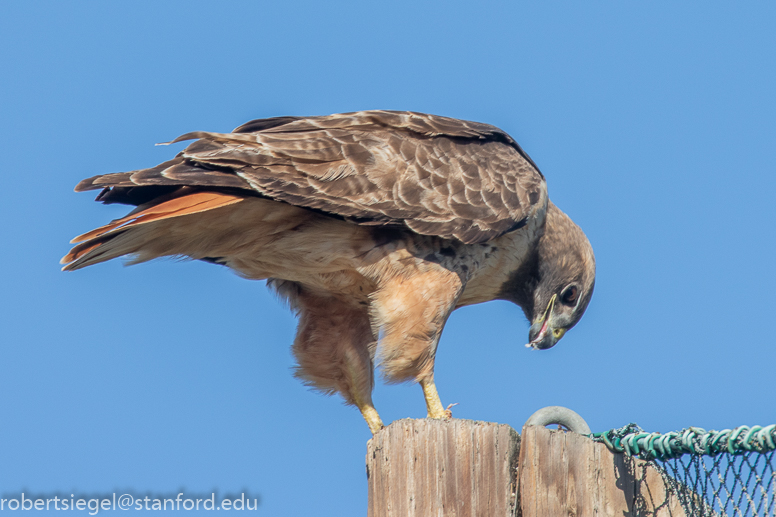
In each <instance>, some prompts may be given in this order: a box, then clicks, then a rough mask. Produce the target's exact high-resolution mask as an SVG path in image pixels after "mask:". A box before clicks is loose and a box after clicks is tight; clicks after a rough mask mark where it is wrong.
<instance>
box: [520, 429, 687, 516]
mask: <svg viewBox="0 0 776 517" xmlns="http://www.w3.org/2000/svg"><path fill="white" fill-rule="evenodd" d="M522 438H523V439H522V444H521V447H520V466H519V469H518V475H519V493H520V496H519V499H520V508H521V510H522V517H562V516H573V517H593V516H617V517H620V516H623V517H637V516H639V517H641V516H644V517H646V516H654V517H669V516H671V517H679V516H681V517H684V515H685V513H684V512H683V511H682V507H681V505H680V504H679V501H678V500H677V498H676V497H675V496H673V495H672V494H669V493H667V491H666V487H665V483H664V481H663V479H662V477H661V475H660V473H659V472H658V471H657V470H656V469H655V468H654V467H652V466H651V465H650V464H649V463H647V462H645V461H642V460H639V459H634V458H631V457H629V456H625V455H624V454H613V453H612V452H610V451H609V450H608V449H607V448H606V446H604V445H603V444H600V443H596V442H594V441H592V440H591V439H589V438H587V437H586V436H582V435H580V434H576V433H571V432H568V433H567V432H563V431H553V430H550V429H547V428H544V427H537V426H526V427H524V428H523V437H522Z"/></svg>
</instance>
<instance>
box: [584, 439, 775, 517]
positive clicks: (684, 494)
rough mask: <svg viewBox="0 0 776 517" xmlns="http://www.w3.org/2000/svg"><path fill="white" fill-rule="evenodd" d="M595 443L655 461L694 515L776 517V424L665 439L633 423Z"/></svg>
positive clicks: (684, 504)
mask: <svg viewBox="0 0 776 517" xmlns="http://www.w3.org/2000/svg"><path fill="white" fill-rule="evenodd" d="M591 438H593V439H594V440H596V441H598V442H603V443H605V444H606V446H607V447H609V449H610V450H612V451H614V452H623V453H625V454H627V455H630V456H636V457H639V458H641V459H644V460H647V461H650V462H652V463H653V464H654V466H655V467H656V468H657V469H658V470H659V471H660V472H661V474H662V475H663V480H664V481H665V483H666V487H667V488H668V490H669V491H671V492H672V493H673V494H675V495H676V497H677V499H678V500H679V502H680V504H681V505H682V508H683V509H684V511H685V513H686V514H687V515H688V516H702V517H707V516H708V517H711V516H714V517H722V516H730V517H733V516H735V517H744V516H747V517H749V516H751V517H776V470H775V469H774V465H776V424H774V425H770V426H768V427H762V426H753V427H748V426H741V427H736V428H735V429H732V430H731V429H725V430H723V431H706V430H704V429H700V428H698V427H690V428H688V429H683V430H682V431H677V432H671V433H665V434H660V433H646V432H644V431H643V430H642V429H641V428H640V427H639V426H637V425H636V424H629V425H627V426H625V427H622V428H620V429H612V430H610V431H606V432H603V433H594V434H592V435H591Z"/></svg>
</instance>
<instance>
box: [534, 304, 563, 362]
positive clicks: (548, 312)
mask: <svg viewBox="0 0 776 517" xmlns="http://www.w3.org/2000/svg"><path fill="white" fill-rule="evenodd" d="M557 298H558V295H557V294H553V295H552V298H550V303H548V304H547V308H546V309H545V310H544V314H543V315H542V317H541V318H539V319H537V320H536V321H534V322H533V324H532V325H531V330H530V331H529V332H528V339H529V340H530V341H529V342H528V344H527V345H525V346H526V347H527V348H533V349H534V350H546V349H547V348H552V347H553V346H555V343H557V342H558V341H560V338H562V337H563V335H564V334H565V333H566V329H564V328H555V327H553V325H552V309H553V308H554V307H555V300H556V299H557Z"/></svg>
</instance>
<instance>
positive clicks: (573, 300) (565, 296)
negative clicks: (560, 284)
mask: <svg viewBox="0 0 776 517" xmlns="http://www.w3.org/2000/svg"><path fill="white" fill-rule="evenodd" d="M578 294H579V291H578V290H577V286H575V285H570V286H568V287H567V288H565V289H564V290H563V292H562V293H560V301H561V303H562V304H563V305H572V306H573V305H576V304H577V295H578Z"/></svg>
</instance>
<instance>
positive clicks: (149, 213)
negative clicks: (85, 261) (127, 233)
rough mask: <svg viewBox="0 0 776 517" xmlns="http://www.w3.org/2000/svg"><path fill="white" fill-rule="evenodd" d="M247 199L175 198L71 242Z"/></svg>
mask: <svg viewBox="0 0 776 517" xmlns="http://www.w3.org/2000/svg"><path fill="white" fill-rule="evenodd" d="M243 199H245V198H244V197H239V196H230V195H228V194H221V193H219V192H197V193H195V194H189V195H186V196H181V197H177V198H173V199H171V200H169V201H165V202H164V203H160V204H158V205H153V206H151V207H149V208H147V209H145V210H141V211H140V212H132V213H131V214H129V215H127V216H125V217H122V218H121V219H116V220H114V221H111V222H110V223H108V224H106V225H104V226H100V227H99V228H96V229H94V230H92V231H90V232H87V233H84V234H81V235H79V236H78V237H75V238H73V240H71V241H70V243H71V244H75V243H77V242H84V241H88V240H90V239H94V238H95V237H100V236H102V235H105V234H106V233H109V232H113V231H118V230H125V229H127V228H129V227H130V226H135V225H138V224H143V223H150V222H151V221H157V220H159V219H167V218H169V217H179V216H182V215H187V214H196V213H197V212H204V211H205V210H212V209H213V208H218V207H221V206H226V205H231V204H232V203H238V202H240V201H242V200H243Z"/></svg>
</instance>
